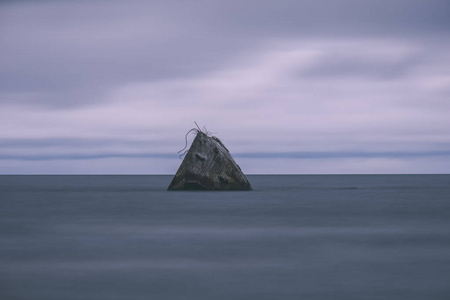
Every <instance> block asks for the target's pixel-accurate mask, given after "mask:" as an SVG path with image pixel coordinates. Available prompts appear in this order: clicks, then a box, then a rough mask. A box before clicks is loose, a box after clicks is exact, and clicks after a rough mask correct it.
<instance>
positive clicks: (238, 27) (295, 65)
mask: <svg viewBox="0 0 450 300" xmlns="http://www.w3.org/2000/svg"><path fill="white" fill-rule="evenodd" d="M448 8H449V7H448V3H447V2H446V1H394V2H392V1H389V2H388V1H351V0H350V1H343V0H338V1H333V2H330V1H302V2H299V1H277V2H273V1H256V2H254V1H249V2H246V3H245V5H244V4H243V3H241V2H238V1H227V2H214V1H192V2H182V3H180V2H178V1H130V2H127V3H125V2H120V1H76V2H74V1H57V2H55V1H42V2H39V3H35V2H27V1H22V2H17V3H16V2H9V3H6V4H1V5H0V51H1V52H2V56H1V57H0V63H1V64H2V68H1V69H0V106H1V110H0V128H1V130H0V146H1V148H0V158H1V159H0V166H3V168H2V170H9V171H2V172H14V168H15V167H14V166H16V167H17V170H26V165H25V164H22V162H24V161H33V164H30V172H35V171H36V170H39V166H43V165H41V164H40V163H39V161H42V162H44V161H48V162H50V165H48V167H47V170H48V172H51V170H53V171H55V172H61V170H62V166H63V161H64V162H67V166H68V168H69V169H70V170H73V171H74V172H76V170H78V171H80V172H81V171H82V170H84V171H86V172H88V173H95V171H94V170H92V171H89V168H90V167H91V168H94V166H95V168H98V169H97V170H104V172H108V171H111V170H113V167H112V166H113V165H114V166H115V167H114V168H116V167H117V170H118V169H119V166H121V167H123V168H124V169H123V170H124V171H123V172H132V171H133V170H134V171H136V172H139V173H142V172H145V171H143V170H144V169H142V168H144V167H143V166H142V165H141V164H139V163H138V161H146V160H148V161H152V162H153V163H152V165H149V167H148V168H149V169H148V170H149V171H148V172H149V173H152V172H156V173H170V172H174V171H175V170H173V169H170V168H173V166H174V165H177V163H179V162H178V160H177V157H178V156H177V154H176V151H178V150H179V149H180V148H182V146H183V145H184V141H183V137H184V134H185V132H186V131H187V130H189V129H190V127H191V126H193V121H198V122H199V124H200V125H202V126H203V125H206V127H207V128H208V129H209V130H211V131H213V132H217V135H218V136H219V137H221V139H223V140H224V142H225V143H226V145H227V147H228V148H229V149H230V150H231V151H232V153H236V157H237V158H239V160H241V161H242V164H243V165H245V166H248V168H249V172H269V173H270V172H281V171H279V170H282V168H286V172H288V170H289V172H294V171H295V170H296V172H303V171H304V170H310V169H308V168H306V169H305V168H302V164H303V163H306V161H308V160H309V159H310V160H311V161H315V162H316V163H317V161H318V160H321V161H322V162H323V163H324V164H326V163H329V165H328V166H329V167H326V166H324V167H323V168H321V170H323V171H327V172H334V171H333V170H335V172H338V171H339V172H345V166H346V165H347V168H348V171H350V170H353V171H356V170H358V167H357V166H366V168H367V170H378V169H377V168H375V165H376V164H372V163H371V162H374V161H380V160H383V162H384V163H382V164H379V166H383V168H384V169H383V170H385V172H390V171H395V172H398V171H399V170H401V167H404V168H405V171H407V170H417V168H416V167H415V166H421V167H423V166H424V163H423V161H425V160H427V159H428V160H430V166H431V165H432V166H435V169H436V170H438V171H442V167H436V164H434V163H433V164H432V163H431V162H432V161H433V162H435V161H437V160H436V159H437V157H440V158H441V159H442V161H443V162H447V161H448V155H447V153H448V151H449V149H450V148H449V146H450V135H449V134H448V130H447V128H449V127H450V124H449V122H450V121H449V120H448V112H449V110H450V102H449V101H448V96H449V95H450V89H449V86H450V72H449V70H448V67H447V65H448V63H449V62H450V55H449V54H448V50H447V49H448V46H449V44H450V41H449V38H448V36H449V35H448V33H449V31H450V26H448V25H449V18H447V14H446V12H447V11H448ZM170 153H173V157H174V158H173V159H170V158H169V157H170V155H169V154H170ZM313 153H316V156H314V155H313ZM351 157H352V158H354V160H353V161H352V160H351V159H350V158H351ZM126 159H128V160H129V161H130V164H129V165H127V164H126V163H123V164H122V162H124V161H125V160H126ZM157 159H160V160H161V161H162V162H163V163H160V164H155V163H154V160H157ZM72 160H76V161H78V164H80V165H84V167H83V168H82V169H80V168H76V167H74V164H73V163H70V161H72ZM280 160H283V161H284V162H283V163H280V166H283V167H277V166H274V162H279V161H280ZM361 160H364V161H366V162H367V163H361ZM81 161H83V163H81ZM87 161H91V162H93V161H96V163H92V164H91V163H88V162H87ZM97 161H98V163H97ZM119 161H120V162H121V163H119ZM261 161H265V163H264V164H262V165H263V166H264V167H262V166H261ZM386 161H397V162H398V163H391V164H390V163H385V162H386ZM131 162H133V163H131ZM287 162H290V163H291V164H292V165H291V166H289V163H287ZM343 162H345V164H344V163H343ZM52 164H53V167H51V165H52ZM32 165H33V166H34V167H32ZM155 165H158V168H155V167H154V166H155ZM312 165H313V164H312V163H311V166H312ZM443 165H444V166H445V165H446V164H445V163H444V164H443ZM447 165H448V164H447ZM6 166H8V167H6ZM128 166H129V168H128ZM264 168H265V169H264ZM32 170H34V171H32ZM114 170H116V169H114ZM361 170H363V169H361ZM379 170H381V167H380V169H379ZM424 170H431V169H430V168H425V167H424ZM377 172H378V171H377ZM102 173H103V172H102Z"/></svg>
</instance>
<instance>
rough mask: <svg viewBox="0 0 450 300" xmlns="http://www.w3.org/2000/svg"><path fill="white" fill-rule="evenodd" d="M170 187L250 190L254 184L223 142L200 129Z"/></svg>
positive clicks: (179, 188)
mask: <svg viewBox="0 0 450 300" xmlns="http://www.w3.org/2000/svg"><path fill="white" fill-rule="evenodd" d="M168 190H169V191H170V190H222V191H232V190H240V191H248V190H252V186H251V185H250V183H249V182H248V180H247V178H246V177H245V175H244V174H243V173H242V171H241V168H240V167H239V166H238V165H237V164H236V162H235V161H234V159H233V158H232V157H231V155H230V153H229V152H228V149H227V148H226V147H225V146H224V145H223V144H222V142H221V141H220V140H219V139H218V138H216V137H213V136H208V135H207V134H205V133H204V132H202V131H197V135H196V137H195V139H194V141H193V142H192V145H191V148H190V149H189V151H188V152H187V154H186V156H185V158H184V160H183V162H182V163H181V166H180V168H179V169H178V171H177V173H176V174H175V177H174V178H173V180H172V182H171V183H170V185H169V188H168Z"/></svg>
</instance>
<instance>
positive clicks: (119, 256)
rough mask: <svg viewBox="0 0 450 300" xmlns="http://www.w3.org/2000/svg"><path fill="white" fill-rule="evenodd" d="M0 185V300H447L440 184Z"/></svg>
mask: <svg viewBox="0 0 450 300" xmlns="http://www.w3.org/2000/svg"><path fill="white" fill-rule="evenodd" d="M248 178H249V180H250V182H251V184H252V185H253V187H254V189H255V191H253V192H192V191H190V192H167V191H166V188H167V186H168V185H169V183H170V180H171V179H172V177H171V176H0V299H5V300H7V299H12V300H14V299H16V300H18V299H27V300H33V299H39V300H41V299H42V300H52V299H55V300H61V299H66V300H71V299H74V300H75V299H96V300H102V299H105V300H114V299H258V300H264V299H296V300H297V299H345V300H350V299H355V300H360V299H408V300H414V299H421V300H422V299H446V300H447V299H450V175H345V176H344V175H342V176H338V175H333V176H331V175H330V176H325V175H320V176H306V175H302V176H300V175H299V176H297V175H295V176H280V175H277V176H268V175H267V176H249V177H248Z"/></svg>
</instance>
